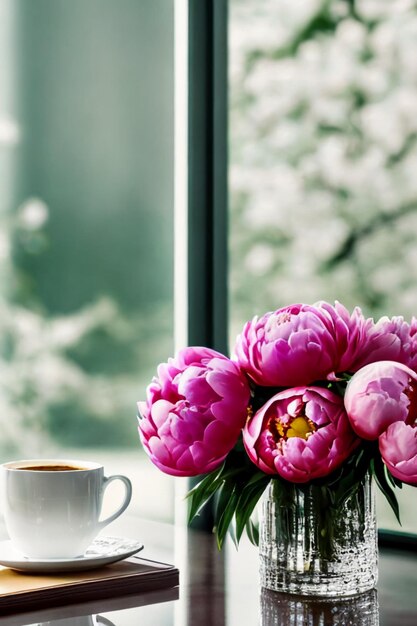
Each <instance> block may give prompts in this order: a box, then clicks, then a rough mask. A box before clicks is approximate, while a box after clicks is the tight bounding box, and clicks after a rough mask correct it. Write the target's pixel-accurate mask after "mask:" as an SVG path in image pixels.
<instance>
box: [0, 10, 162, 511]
mask: <svg viewBox="0 0 417 626" xmlns="http://www.w3.org/2000/svg"><path fill="white" fill-rule="evenodd" d="M0 11H1V19H0V27H1V29H2V36H1V37H0V46H2V50H1V59H2V62H1V72H2V73H1V75H0V80H1V81H2V84H1V92H2V94H5V96H6V98H5V99H4V100H2V107H3V108H2V109H1V110H0V150H1V159H2V167H3V168H4V172H5V173H6V176H5V178H4V180H5V185H4V187H3V184H2V192H1V204H2V213H1V231H0V238H1V242H0V243H1V251H0V252H1V260H0V264H1V265H0V266H1V270H2V278H3V280H2V285H3V289H2V294H1V306H2V333H1V337H2V339H1V368H2V370H3V375H2V377H1V394H0V403H1V409H2V410H1V414H2V418H1V419H2V438H1V444H0V446H1V455H2V457H3V459H4V460H6V459H10V458H25V457H26V458H27V457H34V456H54V455H60V456H64V457H68V456H71V457H72V458H85V457H86V458H93V459H97V460H98V459H100V460H103V461H104V464H105V467H106V470H107V471H109V472H113V473H114V471H116V470H118V471H124V473H127V474H128V475H129V476H132V478H133V480H135V479H136V477H137V476H139V474H141V478H140V493H141V494H142V495H141V497H140V498H138V504H137V506H138V507H139V509H140V511H139V512H140V513H141V514H145V515H148V514H149V515H155V516H157V517H159V518H162V519H167V518H171V516H172V504H173V497H172V488H171V483H170V482H169V480H161V479H162V476H161V474H160V472H158V471H157V470H156V469H155V468H153V467H152V465H151V464H150V463H149V461H148V460H147V458H146V457H145V455H144V453H143V452H142V450H141V448H140V445H139V439H138V434H137V428H136V401H137V400H138V399H140V396H141V395H142V394H143V393H144V389H145V387H146V385H147V384H148V382H149V380H150V378H151V376H152V375H153V374H154V371H155V366H156V363H157V362H158V361H162V360H164V359H165V358H166V356H167V355H168V354H170V353H171V352H172V350H173V273H172V265H173V237H172V231H173V204H174V191H173V190H174V109H173V99H174V52H173V50H174V19H173V16H174V3H173V2H170V1H169V0H168V1H167V0H155V1H153V2H137V1H136V0H122V2H113V1H112V0H88V1H87V2H85V1H84V0H71V2H67V1H66V0H37V2H32V1H31V0H17V1H15V0H0ZM121 451H122V452H121ZM121 454H123V463H122V465H123V468H122V470H121V468H120V464H121V463H120V461H121ZM113 470H114V471H113ZM142 472H147V475H149V478H148V480H144V479H143V474H142ZM138 480H139V479H138ZM155 481H158V482H157V484H158V486H159V488H160V490H161V493H163V494H164V495H165V497H164V498H160V499H159V500H156V499H153V498H151V497H149V498H147V499H146V498H144V497H143V490H144V488H145V486H146V485H149V484H152V485H153V488H155ZM138 491H139V486H138ZM134 506H136V504H135V503H134ZM141 507H142V508H141Z"/></svg>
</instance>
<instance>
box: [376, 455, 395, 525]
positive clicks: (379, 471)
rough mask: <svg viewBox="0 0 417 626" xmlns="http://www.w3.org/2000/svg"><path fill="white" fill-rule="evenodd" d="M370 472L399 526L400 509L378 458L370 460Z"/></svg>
mask: <svg viewBox="0 0 417 626" xmlns="http://www.w3.org/2000/svg"><path fill="white" fill-rule="evenodd" d="M371 471H372V474H373V476H374V477H375V480H376V483H377V485H378V487H379V488H380V490H381V491H382V493H383V494H384V496H385V497H386V499H387V501H388V503H389V505H390V506H391V508H392V510H393V511H394V515H395V517H396V518H397V520H398V523H399V524H400V526H401V520H400V508H399V506H398V501H397V497H396V495H395V493H394V491H393V489H392V487H391V485H390V484H389V482H388V480H387V476H386V473H385V465H384V463H383V461H382V459H381V458H380V457H379V456H375V457H374V458H373V459H372V460H371Z"/></svg>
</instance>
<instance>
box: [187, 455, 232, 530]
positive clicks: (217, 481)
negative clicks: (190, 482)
mask: <svg viewBox="0 0 417 626" xmlns="http://www.w3.org/2000/svg"><path fill="white" fill-rule="evenodd" d="M222 471H223V466H221V467H220V468H219V469H218V470H216V471H214V472H212V473H211V474H209V475H208V476H206V477H205V478H204V479H203V480H202V481H201V482H199V483H198V485H196V486H195V487H193V489H191V491H189V492H188V494H187V498H189V499H190V505H189V510H188V522H189V523H190V522H192V520H193V519H194V518H195V517H196V515H198V513H199V512H200V511H201V509H202V508H203V507H204V506H205V505H206V504H207V502H208V501H209V500H210V499H211V498H212V496H213V495H214V494H215V493H216V491H217V490H218V489H219V487H220V485H221V482H222V479H221V473H222Z"/></svg>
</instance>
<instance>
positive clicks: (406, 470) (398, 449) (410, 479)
mask: <svg viewBox="0 0 417 626" xmlns="http://www.w3.org/2000/svg"><path fill="white" fill-rule="evenodd" d="M379 450H380V452H381V456H382V459H383V461H384V463H385V464H386V466H387V467H388V469H389V471H390V472H391V474H392V475H393V476H395V477H396V478H398V479H399V480H402V481H403V482H404V483H408V484H409V485H415V486H417V428H416V427H415V425H410V424H405V423H404V422H394V423H393V424H391V425H390V426H389V427H388V428H387V430H386V431H385V432H384V433H382V435H381V436H380V438H379Z"/></svg>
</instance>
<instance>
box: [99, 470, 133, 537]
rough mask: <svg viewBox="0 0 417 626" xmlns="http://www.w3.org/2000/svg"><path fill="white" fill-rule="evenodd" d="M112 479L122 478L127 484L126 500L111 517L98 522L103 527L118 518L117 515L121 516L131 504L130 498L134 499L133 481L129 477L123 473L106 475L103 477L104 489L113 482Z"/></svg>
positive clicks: (125, 484)
mask: <svg viewBox="0 0 417 626" xmlns="http://www.w3.org/2000/svg"><path fill="white" fill-rule="evenodd" d="M112 480H121V481H122V483H124V486H125V490H126V493H125V497H124V500H123V502H122V504H121V505H120V507H119V508H118V509H117V511H115V512H114V513H113V514H112V515H110V516H109V517H106V519H104V520H102V521H101V522H99V523H98V525H99V526H100V527H101V528H103V527H104V526H107V524H110V522H112V521H113V520H115V519H116V517H119V515H121V514H122V513H123V511H125V510H126V509H127V507H128V506H129V504H130V500H131V499H132V483H131V482H130V480H129V479H128V478H127V476H122V475H119V474H117V475H115V476H108V477H107V476H104V479H103V486H104V489H106V487H107V486H108V485H109V483H111V482H112Z"/></svg>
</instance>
